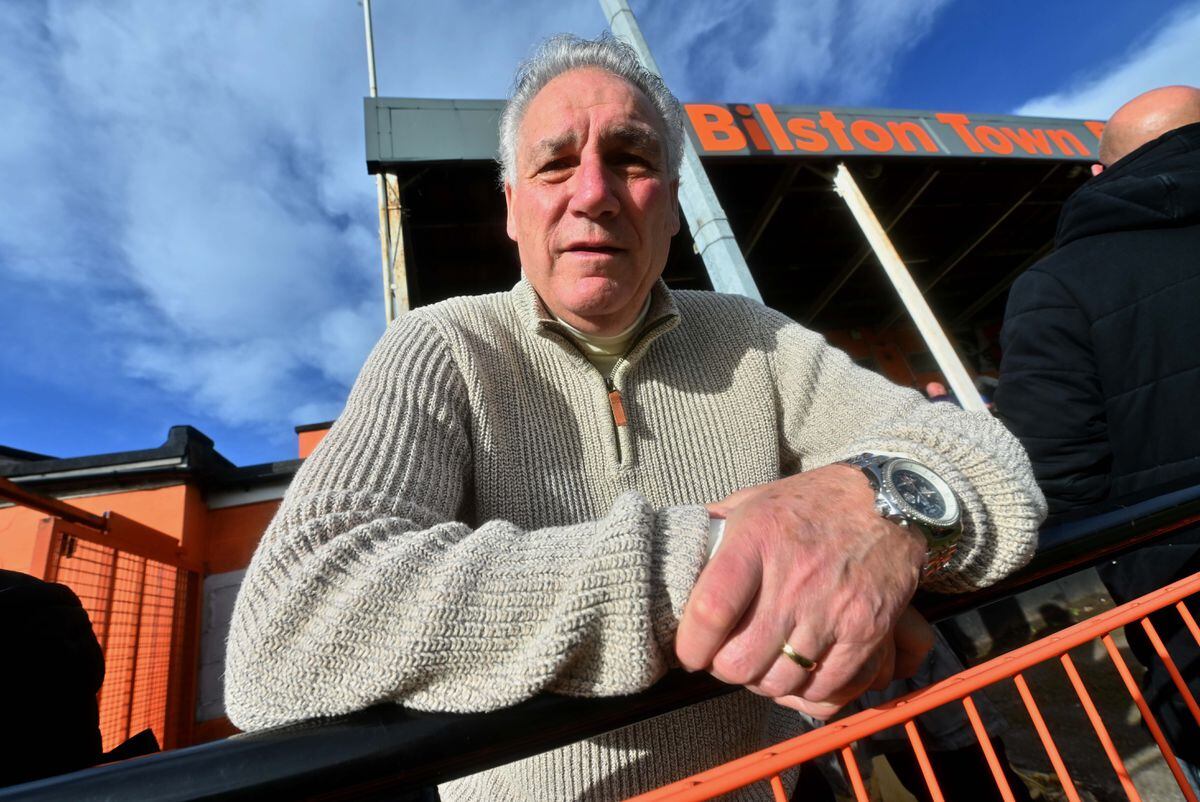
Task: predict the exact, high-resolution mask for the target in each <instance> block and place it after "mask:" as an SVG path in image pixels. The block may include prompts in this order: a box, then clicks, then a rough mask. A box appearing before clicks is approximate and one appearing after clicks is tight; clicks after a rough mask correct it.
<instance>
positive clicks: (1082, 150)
mask: <svg viewBox="0 0 1200 802" xmlns="http://www.w3.org/2000/svg"><path fill="white" fill-rule="evenodd" d="M1046 135H1047V136H1048V137H1050V141H1051V142H1053V143H1054V144H1055V145H1058V149H1059V150H1061V151H1062V152H1063V153H1064V154H1066V155H1067V156H1074V155H1075V152H1074V151H1072V150H1071V145H1074V146H1075V148H1076V150H1078V151H1079V155H1080V156H1091V155H1092V152H1091V151H1090V150H1088V149H1087V148H1086V147H1084V145H1083V143H1082V142H1080V141H1079V137H1077V136H1075V135H1074V134H1072V133H1071V132H1070V131H1068V130H1067V129H1065V128H1052V129H1051V130H1049V131H1047V132H1046Z"/></svg>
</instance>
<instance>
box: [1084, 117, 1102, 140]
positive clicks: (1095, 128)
mask: <svg viewBox="0 0 1200 802" xmlns="http://www.w3.org/2000/svg"><path fill="white" fill-rule="evenodd" d="M1083 124H1084V125H1085V126H1086V127H1087V129H1088V130H1089V131H1091V132H1092V133H1093V134H1095V135H1096V141H1097V142H1099V141H1100V135H1101V134H1103V133H1104V123H1099V122H1096V121H1095V120H1084V121H1083Z"/></svg>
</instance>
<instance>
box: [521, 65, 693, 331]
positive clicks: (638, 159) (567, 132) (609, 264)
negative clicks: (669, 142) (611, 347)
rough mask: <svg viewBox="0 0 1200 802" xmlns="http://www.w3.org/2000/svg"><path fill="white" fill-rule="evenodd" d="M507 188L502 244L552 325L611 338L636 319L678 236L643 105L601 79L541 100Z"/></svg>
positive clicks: (550, 88) (671, 192)
mask: <svg viewBox="0 0 1200 802" xmlns="http://www.w3.org/2000/svg"><path fill="white" fill-rule="evenodd" d="M516 155H517V164H516V179H515V180H514V181H513V182H512V183H506V184H505V185H504V196H505V199H506V200H507V202H508V236H509V237H511V238H512V239H514V240H516V242H517V249H518V250H519V251H520V255H521V265H522V267H523V268H524V271H525V275H526V277H527V278H528V279H529V281H530V283H532V284H533V287H534V289H536V290H537V292H538V295H540V296H541V298H542V300H543V301H544V302H545V304H546V306H548V307H549V308H550V311H551V312H553V313H554V314H555V315H556V316H557V317H558V318H560V319H561V320H564V321H565V322H567V323H569V324H571V325H572V326H575V327H576V328H578V329H580V330H581V331H585V332H589V333H598V334H615V333H617V332H619V331H621V330H623V329H624V328H627V327H628V326H629V325H630V324H631V323H633V321H634V320H636V319H637V316H638V313H640V312H641V309H642V305H643V304H644V303H645V300H646V297H647V296H648V295H649V293H650V290H651V288H652V287H653V286H654V282H655V281H657V280H658V277H659V275H661V274H662V270H663V266H664V265H666V261H667V251H668V249H669V247H670V241H671V237H672V236H674V234H675V233H676V232H677V231H679V206H678V202H677V200H676V190H677V189H678V185H679V182H678V181H672V180H670V178H669V177H668V176H669V171H668V169H667V154H666V142H665V138H664V135H663V130H662V122H661V121H660V119H659V116H658V113H657V112H656V111H655V109H654V106H653V105H652V104H651V103H650V101H649V100H648V99H647V98H646V96H645V95H644V94H643V93H642V92H641V90H639V89H637V88H636V87H634V86H633V85H631V84H629V83H628V82H626V81H625V80H624V79H622V78H618V77H617V76H615V75H613V74H611V73H608V72H605V71H603V70H598V69H591V68H587V69H579V70H572V71H571V72H568V73H564V74H563V75H560V76H558V77H557V78H555V79H554V80H553V81H551V82H550V83H548V84H546V86H545V87H544V88H543V89H542V90H541V91H540V92H538V94H537V95H536V96H535V97H534V99H533V101H532V102H531V103H530V104H529V107H528V109H527V110H526V112H525V117H524V119H523V120H522V121H521V127H520V129H519V131H518V134H517V154H516Z"/></svg>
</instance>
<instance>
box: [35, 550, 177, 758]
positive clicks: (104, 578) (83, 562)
mask: <svg viewBox="0 0 1200 802" xmlns="http://www.w3.org/2000/svg"><path fill="white" fill-rule="evenodd" d="M46 578H47V579H48V580H50V581H53V582H60V583H62V584H64V585H67V586H68V587H70V588H71V589H72V590H73V591H75V593H76V594H77V595H78V596H79V598H80V601H81V602H82V603H83V606H84V608H85V609H86V610H87V612H88V615H89V617H90V618H91V621H92V627H93V629H94V630H95V633H96V638H97V640H99V642H100V648H101V650H102V651H103V653H104V662H105V673H104V684H103V685H102V686H101V688H100V694H99V698H98V702H99V707H100V732H101V736H102V738H103V744H104V749H105V750H106V751H107V750H110V749H112V748H114V747H115V746H117V745H118V744H120V743H122V742H123V741H125V740H126V739H128V738H129V737H130V736H132V735H134V734H136V733H138V732H141V731H142V730H144V729H151V730H153V731H154V734H155V737H156V738H157V739H158V742H159V743H160V744H163V743H166V742H167V741H168V740H169V735H170V732H169V728H170V727H171V726H172V724H173V722H170V721H169V713H170V707H171V704H170V702H171V694H172V676H171V671H172V667H173V665H175V664H176V662H177V658H178V652H179V650H180V649H181V648H182V646H183V644H184V642H185V640H186V637H187V633H186V624H187V621H186V612H185V607H186V604H185V601H186V595H187V586H188V583H189V582H190V581H194V579H193V578H192V576H191V574H190V572H189V571H187V570H185V569H183V568H180V567H177V566H174V565H169V564H167V563H164V562H160V561H158V560H154V559H150V558H147V557H144V556H140V555H138V554H134V553H131V552H129V551H123V550H119V549H117V548H114V547H111V546H106V545H102V544H100V543H95V542H91V541H88V540H84V539H81V538H79V537H76V536H74V535H71V534H67V533H66V532H58V533H57V542H56V543H55V544H53V546H52V548H51V551H50V562H49V565H48V566H47V574H46Z"/></svg>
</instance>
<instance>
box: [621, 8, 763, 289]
mask: <svg viewBox="0 0 1200 802" xmlns="http://www.w3.org/2000/svg"><path fill="white" fill-rule="evenodd" d="M600 7H601V8H602V9H603V10H604V16H605V18H606V19H607V20H608V27H609V29H610V30H612V32H613V34H614V35H615V36H618V37H620V38H621V39H623V40H624V41H626V42H628V43H629V44H630V45H632V46H633V49H634V50H636V51H637V53H638V55H639V56H640V57H641V59H642V63H643V64H645V65H646V68H647V69H649V70H650V71H651V72H654V73H655V74H657V75H662V72H661V71H660V70H659V69H658V64H657V62H655V61H654V56H653V55H651V53H650V46H649V45H647V44H646V39H645V38H644V37H643V36H642V31H641V29H640V28H638V24H637V19H636V18H635V17H634V16H633V11H632V10H630V8H629V4H628V3H627V2H625V0H600ZM679 205H680V207H681V208H682V209H683V214H684V217H686V218H687V222H688V228H689V229H691V232H692V241H693V242H694V243H695V245H696V252H697V253H699V254H700V258H701V259H703V260H704V267H705V269H706V270H707V271H708V277H709V279H711V280H712V285H713V289H714V290H716V291H717V292H727V293H732V294H736V295H745V296H746V297H748V298H753V299H754V300H756V301H761V300H762V294H761V293H759V291H758V285H756V284H755V283H754V277H753V276H752V275H751V274H750V268H749V267H748V266H747V265H746V258H745V257H744V256H743V255H742V251H741V249H740V248H738V244H737V239H736V238H735V237H734V236H733V229H732V228H730V227H729V219H728V218H727V217H726V216H725V210H724V209H722V208H721V202H720V201H718V200H717V194H716V193H715V192H713V188H712V184H711V183H709V180H708V174H707V173H705V172H704V166H703V165H701V164H700V155H699V154H698V153H696V148H695V146H694V145H693V144H692V140H691V139H689V138H688V136H687V135H686V134H685V135H684V137H683V163H682V164H681V165H680V168H679Z"/></svg>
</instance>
